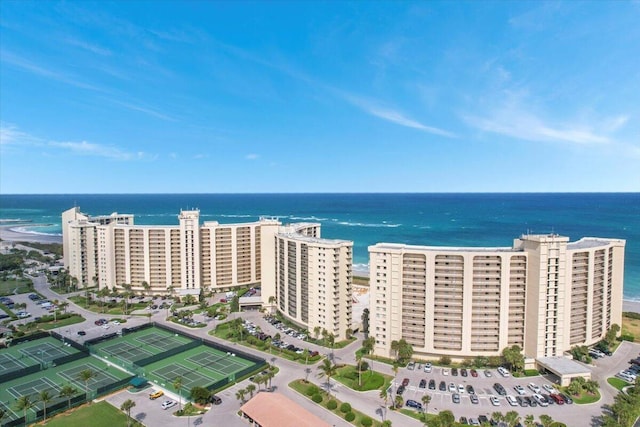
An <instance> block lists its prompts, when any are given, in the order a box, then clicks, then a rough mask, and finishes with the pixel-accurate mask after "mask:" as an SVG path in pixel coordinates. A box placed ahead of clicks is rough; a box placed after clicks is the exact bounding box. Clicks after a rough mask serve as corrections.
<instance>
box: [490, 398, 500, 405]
mask: <svg viewBox="0 0 640 427" xmlns="http://www.w3.org/2000/svg"><path fill="white" fill-rule="evenodd" d="M489 400H490V401H491V404H492V405H493V406H500V399H498V396H491V397H489Z"/></svg>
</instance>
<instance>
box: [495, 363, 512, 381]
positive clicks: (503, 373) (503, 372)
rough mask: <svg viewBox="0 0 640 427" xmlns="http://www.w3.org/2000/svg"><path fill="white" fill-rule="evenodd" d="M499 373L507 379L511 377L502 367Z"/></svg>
mask: <svg viewBox="0 0 640 427" xmlns="http://www.w3.org/2000/svg"><path fill="white" fill-rule="evenodd" d="M498 372H499V373H500V375H502V376H503V377H505V378H506V377H508V376H510V375H511V374H509V371H508V370H507V369H506V368H503V367H502V366H500V367H499V368H498Z"/></svg>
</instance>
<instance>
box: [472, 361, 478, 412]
mask: <svg viewBox="0 0 640 427" xmlns="http://www.w3.org/2000/svg"><path fill="white" fill-rule="evenodd" d="M471 376H472V377H473V378H478V371H476V370H475V369H472V370H471ZM472 419H473V418H472Z"/></svg>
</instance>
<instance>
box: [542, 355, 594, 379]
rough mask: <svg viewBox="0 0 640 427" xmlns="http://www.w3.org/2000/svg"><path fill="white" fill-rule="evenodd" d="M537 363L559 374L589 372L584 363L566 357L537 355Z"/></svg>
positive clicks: (582, 373)
mask: <svg viewBox="0 0 640 427" xmlns="http://www.w3.org/2000/svg"><path fill="white" fill-rule="evenodd" d="M536 360H537V361H538V363H540V364H542V365H544V366H545V367H547V368H548V369H549V370H552V371H554V372H556V373H558V374H560V375H584V374H591V370H590V369H589V368H587V367H585V366H584V365H582V364H580V363H578V362H576V361H575V360H571V359H569V358H567V357H562V356H555V357H539V358H537V359H536Z"/></svg>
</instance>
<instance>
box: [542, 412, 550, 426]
mask: <svg viewBox="0 0 640 427" xmlns="http://www.w3.org/2000/svg"><path fill="white" fill-rule="evenodd" d="M540 422H541V423H542V425H543V426H544V427H550V426H551V424H553V418H551V417H550V416H549V415H547V414H542V415H540Z"/></svg>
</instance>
